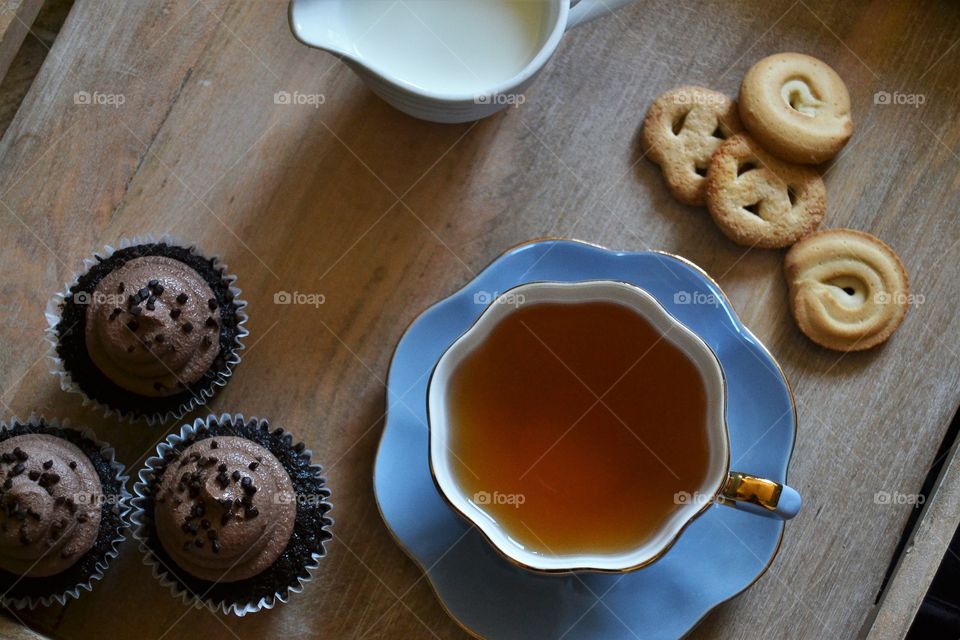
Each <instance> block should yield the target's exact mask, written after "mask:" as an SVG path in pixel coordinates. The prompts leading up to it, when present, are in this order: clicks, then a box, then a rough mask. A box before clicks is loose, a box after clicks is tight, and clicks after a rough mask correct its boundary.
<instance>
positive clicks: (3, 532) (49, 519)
mask: <svg viewBox="0 0 960 640" xmlns="http://www.w3.org/2000/svg"><path fill="white" fill-rule="evenodd" d="M102 503H103V489H102V487H101V485H100V477H99V476H98V475H97V472H96V470H95V469H94V468H93V464H92V463H91V462H90V459H89V458H88V457H87V456H86V455H84V453H83V452H82V451H80V449H79V448H77V446H76V445H74V444H73V443H71V442H69V441H68V440H64V439H63V438H58V437H56V436H51V435H46V434H26V435H21V436H14V437H12V438H8V439H7V440H4V441H3V442H0V568H3V569H5V570H6V571H9V572H11V573H14V574H17V575H22V576H29V577H43V576H51V575H54V574H57V573H60V572H61V571H64V570H66V569H68V568H69V567H70V566H72V565H73V564H74V563H75V562H76V561H77V560H79V559H80V557H81V556H83V554H84V553H86V552H87V551H89V550H90V548H91V547H92V546H93V544H94V542H95V541H96V539H97V534H98V532H99V529H100V507H101V504H102Z"/></svg>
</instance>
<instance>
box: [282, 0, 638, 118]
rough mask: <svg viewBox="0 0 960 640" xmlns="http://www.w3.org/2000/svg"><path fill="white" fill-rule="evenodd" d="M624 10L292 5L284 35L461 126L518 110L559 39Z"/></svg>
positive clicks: (466, 3) (585, 3)
mask: <svg viewBox="0 0 960 640" xmlns="http://www.w3.org/2000/svg"><path fill="white" fill-rule="evenodd" d="M629 2H631V0H579V1H578V0H572V1H571V0H292V1H291V3H290V27H291V29H292V30H293V33H294V35H295V36H296V38H297V39H298V40H300V41H301V42H303V43H304V44H307V45H309V46H311V47H316V48H318V49H324V50H326V51H329V52H330V53H333V54H335V55H337V56H339V57H341V58H342V59H343V61H344V62H346V63H347V64H348V65H349V66H350V67H351V68H352V69H353V70H354V71H356V73H357V74H358V75H359V76H360V77H361V78H363V80H364V81H365V82H366V83H367V85H369V87H370V88H371V89H372V90H373V91H374V92H375V93H376V94H377V95H379V96H380V97H381V98H383V99H384V100H386V101H387V102H389V103H390V104H392V105H393V106H394V107H396V108H397V109H399V110H401V111H403V112H404V113H407V114H410V115H411V116H414V117H416V118H420V119H423V120H431V121H433V122H469V121H472V120H479V119H480V118H484V117H486V116H489V115H491V114H493V113H496V112H497V111H500V110H501V109H504V108H506V107H508V106H511V105H515V104H517V103H518V102H522V100H523V95H522V94H523V91H524V90H525V89H526V88H527V87H528V86H529V85H530V83H531V82H532V81H533V79H534V78H535V77H536V75H537V74H538V73H539V72H540V70H541V69H542V68H543V67H544V65H545V64H546V63H547V60H549V59H550V56H551V55H553V52H554V51H555V50H556V48H557V45H558V44H559V42H560V39H561V38H562V37H563V34H564V32H566V31H567V30H568V29H571V28H572V27H575V26H577V25H579V24H583V23H584V22H587V21H588V20H591V19H593V18H596V17H599V16H602V15H604V14H606V13H609V12H610V11H612V10H613V9H616V8H618V7H621V6H623V5H625V4H627V3H629Z"/></svg>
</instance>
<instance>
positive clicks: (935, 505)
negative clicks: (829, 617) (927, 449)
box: [864, 442, 960, 640]
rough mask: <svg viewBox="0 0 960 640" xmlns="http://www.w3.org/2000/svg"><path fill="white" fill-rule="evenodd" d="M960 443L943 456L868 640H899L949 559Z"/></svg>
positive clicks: (959, 491) (959, 502) (959, 516)
mask: <svg viewBox="0 0 960 640" xmlns="http://www.w3.org/2000/svg"><path fill="white" fill-rule="evenodd" d="M958 451H960V442H958V443H955V444H954V446H953V447H952V448H951V449H950V451H949V452H948V454H947V455H946V456H945V458H946V459H945V463H944V466H943V469H942V470H941V472H940V475H939V476H938V477H937V480H936V483H935V484H934V487H933V489H932V490H931V491H930V496H929V497H928V498H927V501H926V503H925V505H924V512H923V516H922V517H921V518H920V520H919V521H918V522H917V524H916V526H915V527H914V528H913V531H912V532H911V533H910V537H909V539H908V541H907V547H906V550H905V552H904V553H903V554H902V555H901V557H900V558H899V561H898V563H897V566H896V569H895V571H894V573H893V575H892V576H891V578H890V583H889V585H888V586H887V588H886V589H885V590H884V592H883V597H882V598H881V599H880V602H878V603H877V606H876V607H875V615H874V616H872V617H871V618H868V620H867V625H865V629H864V630H865V632H867V633H866V638H867V640H901V638H904V637H905V636H906V635H907V632H908V631H909V630H910V625H911V624H912V622H913V619H914V617H915V616H916V615H917V611H918V610H919V609H920V605H921V604H922V603H923V599H924V595H925V594H926V592H927V589H928V588H929V587H930V583H931V582H932V581H933V579H934V576H936V575H937V570H938V569H939V568H940V563H941V561H943V560H944V559H945V558H946V554H948V553H950V554H952V553H953V551H951V550H950V542H951V540H953V535H954V532H955V531H956V530H957V525H958V524H960V455H957V452H958Z"/></svg>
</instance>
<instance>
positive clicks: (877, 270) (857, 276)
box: [784, 229, 910, 351]
mask: <svg viewBox="0 0 960 640" xmlns="http://www.w3.org/2000/svg"><path fill="white" fill-rule="evenodd" d="M784 272H785V274H786V277H787V283H788V285H789V287H790V310H791V311H792V313H793V317H794V319H795V320H796V321H797V325H798V326H799V327H800V330H801V331H803V333H805V334H806V335H807V337H809V338H810V339H811V340H813V341H814V342H816V343H817V344H819V345H821V346H824V347H827V348H828V349H834V350H836V351H860V350H862V349H869V348H870V347H874V346H876V345H878V344H880V343H881V342H883V341H885V340H886V339H887V338H889V337H890V335H891V334H892V333H893V332H894V330H896V328H897V327H898V326H899V325H900V322H901V321H902V320H903V317H904V316H905V315H906V313H907V303H908V301H909V293H910V284H909V281H908V278H907V273H906V271H905V270H904V268H903V264H901V262H900V259H899V258H898V257H897V254H896V253H894V252H893V249H891V248H890V247H888V246H887V245H886V244H885V243H884V242H882V241H881V240H880V239H878V238H876V237H874V236H872V235H870V234H869V233H863V232H862V231H854V230H853V229H829V230H826V231H819V232H817V233H814V234H811V235H809V236H807V237H806V238H804V239H803V240H801V241H800V242H798V243H797V244H795V245H793V247H792V248H791V249H790V251H789V252H787V256H786V258H785V259H784Z"/></svg>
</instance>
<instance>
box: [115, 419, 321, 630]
mask: <svg viewBox="0 0 960 640" xmlns="http://www.w3.org/2000/svg"><path fill="white" fill-rule="evenodd" d="M237 421H239V422H240V423H241V424H242V425H244V428H250V427H251V425H255V427H254V428H256V429H261V430H262V429H266V431H265V433H267V434H278V438H279V439H280V440H282V442H283V443H284V445H285V446H289V447H290V448H291V451H294V452H295V453H296V455H297V456H299V457H300V458H302V459H303V461H304V462H305V463H306V464H307V465H308V468H309V469H310V470H311V471H312V472H313V473H312V480H313V481H314V482H316V483H318V487H319V489H320V491H319V492H318V493H319V495H320V497H319V499H316V500H314V504H315V505H316V509H317V510H318V513H317V514H315V515H319V519H320V522H321V523H322V524H321V526H320V527H319V530H316V531H313V532H312V533H313V537H314V538H315V539H316V540H318V541H319V549H318V550H316V551H313V552H311V553H310V554H309V557H308V558H303V565H302V567H303V568H302V571H301V572H300V574H298V575H297V576H296V581H295V584H292V582H293V580H292V576H291V577H289V578H288V580H287V581H288V582H289V583H291V584H288V585H287V586H286V588H284V589H280V590H278V591H276V592H274V593H273V594H272V595H270V596H263V597H260V598H259V599H257V600H256V601H249V602H243V601H242V600H243V599H242V598H236V599H234V601H229V600H227V599H222V600H221V601H220V602H217V601H216V599H214V598H213V597H210V596H209V595H208V594H209V592H210V589H212V588H213V587H214V586H216V585H217V584H218V583H217V582H209V581H204V580H200V579H197V578H195V577H193V576H190V574H188V573H187V572H186V571H184V570H183V569H181V568H180V567H177V566H169V565H167V564H166V563H164V562H163V561H162V560H160V558H158V557H157V555H156V553H155V552H154V550H153V548H152V547H151V542H153V541H152V540H151V531H150V528H151V526H152V525H151V524H150V521H151V518H148V516H147V514H146V513H145V509H146V508H147V507H148V503H150V502H152V498H151V488H150V487H151V485H152V484H153V483H154V482H155V481H156V482H159V479H160V477H161V476H158V475H157V468H158V466H160V467H163V466H165V464H166V462H165V461H164V456H165V455H167V454H169V453H172V452H173V451H174V450H181V451H182V450H183V449H185V448H187V447H188V446H190V445H191V444H193V443H194V442H196V441H197V440H198V438H197V437H196V436H197V435H198V434H199V435H203V433H204V432H205V431H207V432H209V431H210V430H211V428H212V427H211V424H214V423H215V424H217V425H225V428H227V429H229V430H231V431H233V428H234V425H235V423H236V422H237ZM234 433H235V432H234ZM217 435H221V436H222V435H233V434H222V433H221V434H217ZM235 435H239V436H240V437H247V436H245V435H244V434H242V433H239V434H235ZM208 437H216V436H208ZM199 439H201V440H202V439H203V438H199ZM293 441H294V439H293V436H292V435H291V434H290V433H289V432H287V431H285V430H283V429H278V428H272V429H271V428H270V425H269V423H268V421H267V420H264V419H260V418H256V417H253V418H250V419H245V418H244V417H243V414H234V415H231V414H227V413H224V414H221V415H209V416H207V417H206V418H197V419H196V420H194V421H193V423H187V424H184V425H182V426H181V427H180V429H179V431H176V432H174V433H171V434H170V435H168V436H167V437H166V438H165V439H164V440H163V441H162V442H161V443H160V444H159V445H158V446H157V450H156V453H157V455H155V456H152V457H150V458H148V459H147V461H146V463H145V465H146V466H145V467H144V468H143V469H141V470H140V473H139V478H140V480H139V482H137V483H136V484H135V485H134V487H133V492H134V498H133V513H132V516H131V521H132V522H133V537H134V539H136V540H137V541H138V542H139V544H140V550H141V551H142V552H143V555H144V558H143V562H144V564H146V565H147V566H149V567H151V568H152V571H153V576H154V577H155V578H156V579H157V580H159V581H160V584H162V585H164V586H166V587H169V589H170V593H171V595H172V596H173V597H174V598H177V599H180V600H181V601H182V602H183V603H184V604H185V605H187V606H191V607H194V608H197V609H202V608H207V609H209V610H210V611H212V612H214V613H216V612H218V611H219V612H222V613H224V614H227V615H230V614H233V615H236V616H241V617H242V616H245V615H247V614H248V613H256V612H258V611H262V610H264V609H272V608H274V607H275V606H277V605H278V604H282V603H286V602H287V601H288V600H289V598H290V595H291V594H294V593H300V592H301V591H303V588H304V585H305V584H306V583H308V582H310V581H311V580H312V579H313V574H314V572H315V571H316V569H317V568H318V567H319V566H320V559H321V558H323V557H324V556H326V543H327V542H328V541H329V540H330V539H331V538H332V534H331V533H330V532H329V531H328V529H329V527H330V526H331V525H332V524H333V519H332V518H330V517H329V516H328V515H327V513H328V512H329V510H330V509H331V508H332V507H333V505H332V504H331V503H330V502H329V501H328V500H327V498H328V497H329V495H330V491H329V489H328V488H327V486H326V479H325V478H324V477H323V476H322V475H321V474H322V471H323V470H322V468H321V467H320V466H319V465H315V464H313V463H312V456H313V453H312V452H311V451H310V449H307V448H303V449H302V450H301V451H299V452H298V451H297V450H296V449H295V448H294V447H293V444H292V443H293ZM265 448H267V449H268V450H270V451H271V453H273V454H274V455H276V453H277V452H276V451H275V450H272V449H271V448H270V447H265ZM285 468H286V466H285ZM287 471H289V469H287ZM291 481H292V482H293V487H294V490H295V492H297V494H298V495H301V493H300V490H301V488H302V487H301V486H300V483H301V482H303V480H302V479H299V478H295V477H293V476H291ZM314 495H316V494H314ZM300 502H301V501H299V500H298V507H297V521H298V522H299V521H300V519H301V517H303V518H307V517H310V514H308V513H306V512H304V511H303V509H302V507H301V506H299V505H300ZM292 539H293V534H291V540H292ZM154 544H156V545H160V543H159V540H157V541H155V542H154ZM289 545H290V543H288V547H287V549H289V548H290V546H289ZM160 546H162V545H160ZM284 552H286V549H285V550H284ZM274 564H276V563H274ZM180 576H186V577H188V578H189V579H190V580H191V581H196V582H202V583H206V584H209V585H211V586H210V587H209V588H208V589H207V590H206V592H202V593H198V592H197V591H194V590H191V589H190V588H189V587H188V586H186V585H185V584H184V581H183V579H181V577H180ZM258 577H259V576H254V577H253V578H250V579H249V580H253V579H254V578H258ZM242 582H244V581H239V582H235V583H225V584H239V583H242Z"/></svg>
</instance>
